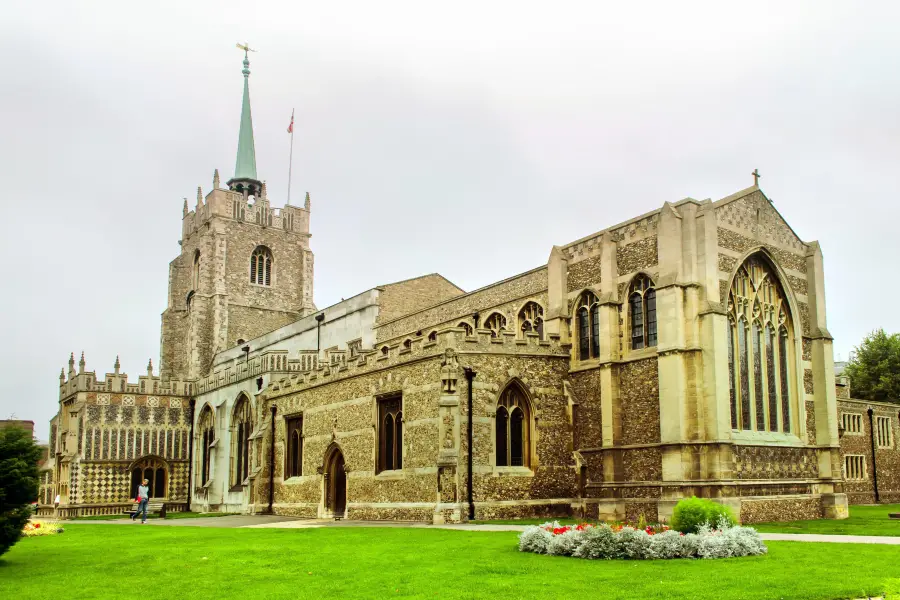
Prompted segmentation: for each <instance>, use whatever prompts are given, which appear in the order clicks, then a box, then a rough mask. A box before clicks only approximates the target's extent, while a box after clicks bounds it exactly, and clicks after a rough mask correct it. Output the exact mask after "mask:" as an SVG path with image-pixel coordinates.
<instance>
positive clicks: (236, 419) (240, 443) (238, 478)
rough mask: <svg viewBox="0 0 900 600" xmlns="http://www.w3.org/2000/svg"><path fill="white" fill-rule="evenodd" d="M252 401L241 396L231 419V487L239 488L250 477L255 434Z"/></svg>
mask: <svg viewBox="0 0 900 600" xmlns="http://www.w3.org/2000/svg"><path fill="white" fill-rule="evenodd" d="M252 417H253V415H252V411H251V407H250V401H249V400H248V399H247V396H245V395H243V394H241V396H240V397H239V398H238V401H237V402H236V403H235V405H234V412H233V413H232V417H231V485H232V486H239V485H242V484H243V483H244V481H245V480H246V479H247V477H248V476H249V475H250V434H251V433H252V432H253V418H252Z"/></svg>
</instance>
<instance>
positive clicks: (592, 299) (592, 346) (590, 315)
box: [575, 291, 600, 360]
mask: <svg viewBox="0 0 900 600" xmlns="http://www.w3.org/2000/svg"><path fill="white" fill-rule="evenodd" d="M575 326H576V327H577V328H578V359H579V360H588V359H589V358H597V357H598V356H600V304H599V303H598V301H597V296H595V295H594V293H593V292H590V291H585V292H584V293H582V294H581V296H579V297H578V304H577V306H576V307H575Z"/></svg>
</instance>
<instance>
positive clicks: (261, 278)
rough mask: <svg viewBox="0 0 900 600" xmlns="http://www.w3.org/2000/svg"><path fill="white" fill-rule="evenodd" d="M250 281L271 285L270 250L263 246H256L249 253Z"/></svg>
mask: <svg viewBox="0 0 900 600" xmlns="http://www.w3.org/2000/svg"><path fill="white" fill-rule="evenodd" d="M250 283H255V284H256V285H266V286H269V285H272V251H271V250H269V249H268V248H266V247H265V246H257V247H256V250H254V251H253V254H251V255H250Z"/></svg>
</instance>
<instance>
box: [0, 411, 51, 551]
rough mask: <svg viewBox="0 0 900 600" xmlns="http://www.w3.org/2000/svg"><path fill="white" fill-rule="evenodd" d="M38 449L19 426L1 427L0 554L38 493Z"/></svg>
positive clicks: (19, 530)
mask: <svg viewBox="0 0 900 600" xmlns="http://www.w3.org/2000/svg"><path fill="white" fill-rule="evenodd" d="M40 459H41V449H40V447H38V445H37V444H36V443H35V442H34V440H33V439H32V437H31V435H29V433H28V432H27V431H25V430H24V429H22V428H21V427H8V428H4V429H0V554H3V553H4V552H6V551H7V550H9V549H10V547H11V546H12V545H13V544H15V543H16V541H18V539H19V537H20V536H21V535H22V528H23V527H25V523H26V522H27V521H28V517H29V516H30V515H31V507H30V506H29V504H30V503H31V502H33V501H34V500H35V499H36V498H37V495H38V489H39V487H40V486H39V481H38V475H39V471H38V461H39V460H40Z"/></svg>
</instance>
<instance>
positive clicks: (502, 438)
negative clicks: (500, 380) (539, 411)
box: [494, 382, 531, 467]
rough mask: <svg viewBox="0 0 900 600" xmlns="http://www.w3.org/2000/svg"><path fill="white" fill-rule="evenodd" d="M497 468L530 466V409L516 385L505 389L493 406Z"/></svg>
mask: <svg viewBox="0 0 900 600" xmlns="http://www.w3.org/2000/svg"><path fill="white" fill-rule="evenodd" d="M494 425H495V427H496V434H497V435H496V442H497V447H496V450H497V453H496V454H497V466H498V467H530V466H531V456H530V455H531V452H530V449H531V407H530V406H529V403H528V398H527V397H526V396H525V392H524V391H522V388H521V387H519V385H518V384H517V383H516V382H512V383H510V384H509V386H507V388H506V389H505V390H503V393H502V394H500V400H499V401H498V402H497V416H496V418H495V423H494Z"/></svg>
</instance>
